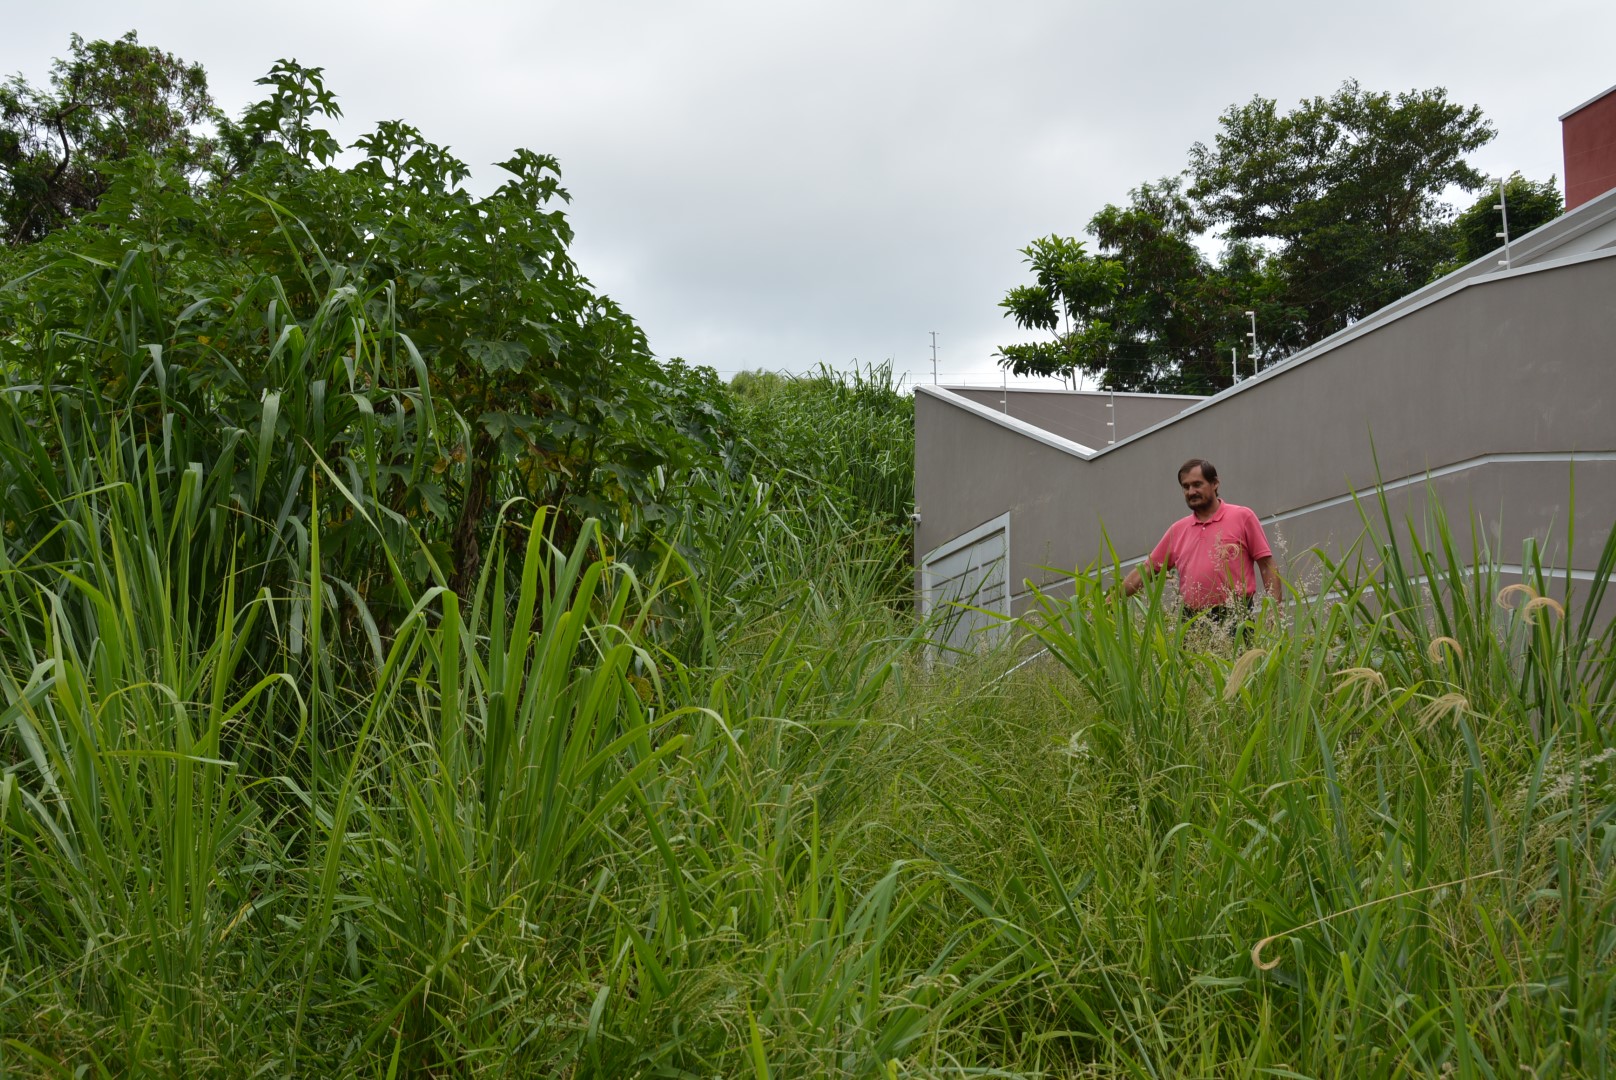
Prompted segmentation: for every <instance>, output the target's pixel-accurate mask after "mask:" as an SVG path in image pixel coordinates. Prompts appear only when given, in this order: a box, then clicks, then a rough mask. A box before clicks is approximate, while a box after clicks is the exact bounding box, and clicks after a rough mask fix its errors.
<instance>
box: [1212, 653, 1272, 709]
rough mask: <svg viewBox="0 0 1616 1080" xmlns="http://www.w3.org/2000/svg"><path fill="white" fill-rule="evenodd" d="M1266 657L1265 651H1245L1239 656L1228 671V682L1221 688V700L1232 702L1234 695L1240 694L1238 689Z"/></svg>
mask: <svg viewBox="0 0 1616 1080" xmlns="http://www.w3.org/2000/svg"><path fill="white" fill-rule="evenodd" d="M1267 655H1268V650H1267V649H1247V650H1246V651H1245V652H1243V653H1241V654H1240V659H1238V660H1236V661H1235V662H1234V666H1233V667H1231V668H1230V669H1229V681H1228V682H1227V683H1225V684H1224V686H1223V700H1224V701H1233V700H1234V698H1235V695H1236V694H1238V693H1240V687H1241V686H1242V685H1243V684H1244V683H1245V681H1246V679H1247V677H1249V676H1250V675H1251V672H1252V670H1253V669H1254V668H1256V666H1257V665H1258V664H1260V663H1262V661H1263V657H1265V656H1267Z"/></svg>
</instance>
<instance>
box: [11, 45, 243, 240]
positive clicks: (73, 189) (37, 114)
mask: <svg viewBox="0 0 1616 1080" xmlns="http://www.w3.org/2000/svg"><path fill="white" fill-rule="evenodd" d="M218 119H219V113H218V110H217V109H216V108H215V107H214V104H213V99H212V97H211V96H210V95H209V93H208V81H207V75H206V74H205V73H204V72H203V70H202V67H201V65H199V64H191V63H187V62H186V61H184V60H181V59H180V58H179V57H177V56H175V55H174V54H173V53H169V52H164V51H162V50H161V49H155V48H151V47H149V46H145V45H142V44H140V42H139V40H138V39H137V38H136V35H135V32H134V31H132V30H131V31H130V32H129V33H127V34H125V35H124V36H123V37H121V38H119V39H118V40H117V41H92V42H88V43H86V42H85V41H84V39H83V38H82V37H80V36H79V35H77V34H74V35H73V37H72V40H71V43H70V45H69V56H68V58H67V59H65V60H64V59H58V60H56V61H54V63H53V64H52V66H51V73H50V85H49V87H35V86H31V85H30V84H29V83H28V82H27V81H26V80H24V79H23V78H22V76H20V75H16V76H13V77H12V78H11V79H9V80H8V81H7V82H6V83H5V84H4V85H0V230H3V232H4V235H5V239H6V240H7V242H9V243H11V244H20V243H27V242H30V241H34V240H38V239H40V238H41V237H43V236H45V235H46V234H47V233H49V232H51V231H52V230H54V229H58V228H60V227H61V226H62V225H64V224H66V223H68V222H70V221H73V220H76V219H77V218H79V217H81V216H82V215H83V214H85V213H86V212H88V211H90V210H93V209H94V208H95V206H96V204H97V202H98V201H99V200H100V198H101V197H102V196H103V195H104V194H106V192H107V189H108V187H109V185H110V184H111V182H112V175H113V173H112V167H113V165H114V164H115V163H117V162H120V161H125V160H127V159H129V158H132V157H134V156H136V155H139V154H147V155H151V156H153V157H157V158H161V159H163V160H164V161H166V162H167V163H168V164H169V165H170V166H171V167H172V168H173V169H174V170H176V171H177V172H178V173H179V174H181V175H182V176H185V177H187V178H188V179H200V178H201V176H202V175H203V174H204V173H205V172H206V170H207V169H208V168H209V166H210V165H211V164H212V161H213V151H214V145H213V141H212V140H211V139H210V138H209V137H208V136H207V134H206V133H205V130H204V126H205V125H208V124H211V123H214V122H216V121H217V120H218Z"/></svg>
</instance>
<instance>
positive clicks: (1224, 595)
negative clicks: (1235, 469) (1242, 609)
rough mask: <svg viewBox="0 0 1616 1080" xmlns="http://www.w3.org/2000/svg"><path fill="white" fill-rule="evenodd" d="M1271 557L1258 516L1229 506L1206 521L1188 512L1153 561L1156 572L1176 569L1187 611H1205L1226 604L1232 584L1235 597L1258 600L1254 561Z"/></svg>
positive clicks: (1224, 505) (1154, 553)
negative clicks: (1191, 609) (1198, 609)
mask: <svg viewBox="0 0 1616 1080" xmlns="http://www.w3.org/2000/svg"><path fill="white" fill-rule="evenodd" d="M1272 554H1273V552H1272V551H1271V550H1270V549H1269V547H1268V537H1267V536H1265V535H1264V534H1263V528H1262V523H1261V522H1259V521H1258V520H1257V515H1256V514H1254V513H1252V512H1251V511H1250V510H1248V509H1247V508H1246V507H1244V506H1236V505H1235V504H1234V503H1227V502H1226V503H1222V504H1220V505H1219V506H1218V512H1217V513H1215V514H1213V515H1212V516H1211V517H1210V518H1208V519H1207V520H1206V521H1200V520H1197V518H1196V517H1195V515H1194V514H1190V515H1189V516H1187V517H1182V518H1179V519H1178V520H1177V521H1175V522H1173V524H1172V525H1170V526H1169V527H1168V529H1167V532H1166V534H1165V535H1163V536H1162V538H1161V541H1160V542H1159V543H1158V544H1157V545H1156V550H1154V551H1152V552H1151V553H1150V560H1149V562H1150V569H1151V570H1152V571H1155V570H1161V569H1164V568H1165V569H1168V570H1177V571H1178V594H1179V596H1180V597H1182V598H1183V601H1184V606H1185V607H1190V608H1207V607H1215V606H1217V605H1218V604H1225V603H1228V601H1229V595H1230V591H1231V590H1230V586H1233V592H1234V593H1235V594H1237V595H1240V596H1244V597H1247V598H1250V597H1252V596H1255V595H1256V592H1257V584H1258V583H1257V566H1256V560H1258V559H1265V558H1267V557H1268V556H1270V555H1272Z"/></svg>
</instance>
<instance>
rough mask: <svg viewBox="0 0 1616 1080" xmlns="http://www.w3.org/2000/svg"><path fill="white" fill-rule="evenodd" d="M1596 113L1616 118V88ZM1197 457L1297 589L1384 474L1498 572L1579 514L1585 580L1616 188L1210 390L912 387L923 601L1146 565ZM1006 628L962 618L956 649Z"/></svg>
mask: <svg viewBox="0 0 1616 1080" xmlns="http://www.w3.org/2000/svg"><path fill="white" fill-rule="evenodd" d="M1590 106H1597V107H1600V108H1610V109H1611V110H1612V112H1613V114H1616V88H1613V89H1612V91H1607V93H1606V94H1604V95H1601V96H1600V97H1599V98H1595V99H1594V100H1593V101H1592V102H1590V103H1589V105H1588V106H1583V107H1579V109H1585V108H1588V107H1590ZM1576 113H1578V110H1573V113H1568V114H1567V116H1568V117H1570V116H1572V115H1573V114H1576ZM1570 156H1571V155H1570V153H1569V151H1568V155H1567V157H1568V164H1569V161H1570ZM1578 179H1580V178H1577V177H1572V176H1570V175H1568V177H1567V180H1568V184H1567V186H1568V190H1569V189H1570V187H1571V186H1572V182H1573V181H1576V180H1578ZM1113 439H1114V440H1115V441H1114V442H1113V441H1112V440H1113ZM1190 457H1204V458H1207V459H1209V460H1211V461H1213V462H1215V463H1216V464H1217V466H1218V470H1219V472H1220V474H1221V476H1222V494H1223V496H1224V498H1226V499H1228V500H1229V501H1231V502H1236V503H1241V504H1244V505H1247V506H1250V507H1251V508H1252V509H1254V510H1255V511H1256V512H1257V514H1258V515H1259V517H1261V518H1262V521H1263V524H1264V527H1265V529H1266V530H1267V531H1268V534H1269V538H1270V540H1271V541H1274V542H1275V546H1276V550H1278V551H1280V552H1281V555H1282V564H1283V565H1285V567H1286V569H1287V572H1288V574H1289V575H1290V576H1291V577H1292V578H1293V579H1299V580H1302V581H1304V582H1305V580H1306V578H1307V576H1308V574H1307V568H1306V565H1305V564H1306V561H1307V557H1306V555H1305V553H1306V552H1307V551H1308V550H1309V549H1311V548H1315V547H1318V548H1320V549H1322V550H1324V551H1326V552H1329V553H1332V554H1333V553H1338V552H1340V551H1343V550H1345V549H1346V548H1347V547H1348V546H1350V545H1351V544H1353V543H1355V542H1356V541H1357V540H1358V539H1359V538H1360V536H1361V534H1362V532H1363V520H1362V517H1361V514H1360V510H1359V508H1358V506H1357V505H1355V503H1354V493H1372V492H1373V490H1374V488H1375V486H1376V484H1377V481H1378V482H1379V483H1380V485H1381V489H1382V490H1383V491H1384V492H1385V493H1386V495H1387V496H1388V499H1389V500H1390V502H1391V506H1392V512H1393V514H1394V516H1395V518H1396V519H1397V520H1398V521H1399V522H1401V521H1403V520H1404V519H1408V520H1412V521H1413V522H1415V523H1416V527H1420V523H1422V522H1424V521H1426V520H1427V517H1428V515H1427V510H1428V507H1427V499H1429V498H1432V497H1434V498H1436V499H1438V500H1440V502H1441V505H1442V507H1443V510H1444V512H1445V513H1446V515H1447V517H1448V518H1449V520H1450V522H1452V523H1453V525H1454V528H1453V533H1454V536H1455V539H1457V540H1460V541H1461V542H1462V543H1463V544H1464V545H1465V549H1466V550H1465V551H1464V552H1463V553H1462V554H1464V555H1466V556H1467V557H1468V555H1469V546H1470V544H1471V536H1472V528H1471V525H1470V524H1467V522H1468V523H1471V524H1473V525H1474V528H1475V535H1476V536H1477V537H1479V538H1480V539H1481V540H1482V541H1483V542H1484V543H1485V545H1486V547H1487V549H1488V551H1489V552H1490V556H1491V558H1493V559H1494V560H1496V561H1497V562H1499V563H1501V564H1502V567H1503V570H1504V572H1505V573H1506V574H1508V573H1510V572H1511V571H1514V572H1518V571H1519V565H1518V564H1519V563H1520V561H1521V559H1522V554H1521V553H1522V551H1523V545H1524V544H1525V542H1526V541H1527V540H1528V539H1530V540H1532V541H1534V542H1535V543H1536V544H1538V545H1539V546H1540V547H1541V549H1542V551H1543V553H1544V558H1545V559H1547V560H1553V561H1555V563H1556V565H1559V566H1562V567H1564V566H1566V565H1567V562H1566V544H1565V540H1566V537H1567V535H1568V529H1569V527H1570V526H1571V525H1573V524H1574V525H1575V530H1576V536H1577V537H1578V538H1579V542H1578V544H1577V548H1576V551H1575V553H1574V555H1573V556H1572V558H1571V560H1570V569H1571V571H1572V573H1573V576H1574V577H1588V576H1591V574H1590V570H1591V569H1592V566H1593V565H1594V562H1595V560H1596V559H1597V558H1598V554H1599V551H1598V547H1599V544H1600V543H1602V541H1603V539H1604V537H1605V535H1606V534H1607V533H1608V532H1609V530H1610V528H1611V525H1612V522H1616V190H1607V191H1605V192H1604V193H1603V194H1600V195H1598V196H1596V197H1593V198H1590V199H1588V200H1587V201H1585V202H1583V203H1582V204H1581V205H1579V206H1577V207H1576V208H1575V209H1572V210H1570V211H1569V212H1567V213H1566V214H1564V215H1563V216H1562V217H1560V218H1558V219H1557V220H1555V221H1553V222H1551V223H1549V224H1548V225H1545V226H1543V227H1542V228H1540V229H1538V230H1536V231H1535V232H1532V233H1530V234H1528V235H1526V236H1524V237H1521V238H1520V239H1518V240H1515V241H1513V242H1512V243H1511V244H1510V245H1509V250H1508V252H1507V255H1506V253H1505V252H1504V251H1503V250H1500V251H1499V252H1496V253H1494V254H1493V255H1491V256H1489V257H1487V258H1485V259H1480V260H1478V261H1476V262H1475V263H1472V264H1471V265H1469V266H1466V267H1463V268H1462V269H1460V270H1457V271H1455V272H1454V273H1452V274H1450V275H1448V276H1447V277H1444V278H1442V279H1440V280H1438V281H1436V282H1433V283H1432V284H1430V285H1428V286H1426V287H1425V288H1423V289H1420V290H1419V291H1417V292H1415V293H1413V294H1411V295H1409V296H1406V297H1404V298H1402V299H1401V300H1398V301H1397V302H1396V303H1394V304H1391V305H1388V306H1387V307H1385V308H1383V309H1381V310H1380V311H1378V312H1376V313H1374V314H1373V315H1371V316H1368V317H1367V318H1365V319H1363V320H1361V321H1360V322H1358V323H1356V324H1354V325H1353V326H1351V327H1349V328H1347V329H1346V330H1343V331H1341V332H1340V333H1337V334H1335V335H1333V336H1332V337H1329V338H1327V339H1325V340H1323V341H1321V342H1319V343H1318V344H1316V345H1314V346H1312V347H1311V348H1308V349H1306V350H1304V351H1302V352H1299V353H1297V354H1295V355H1293V356H1291V357H1289V358H1288V359H1286V360H1285V361H1284V362H1282V363H1279V364H1276V365H1274V366H1272V367H1270V368H1268V369H1267V370H1265V371H1263V372H1261V373H1260V374H1258V375H1256V376H1255V377H1252V378H1249V379H1247V380H1246V381H1244V382H1241V383H1239V384H1237V385H1236V386H1234V387H1232V388H1230V389H1228V390H1225V391H1223V392H1222V393H1220V394H1218V395H1216V396H1214V397H1210V398H1204V399H1203V398H1182V397H1162V396H1155V395H1144V394H1116V395H1108V394H1104V393H1093V392H1086V393H1085V392H1071V391H1025V390H1008V391H1001V390H968V389H960V388H955V389H950V388H947V387H940V386H921V387H919V388H918V389H917V391H916V401H915V497H916V511H917V514H918V517H919V523H918V525H917V528H916V542H915V550H916V552H917V564H918V565H917V567H916V569H917V577H918V581H917V585H918V587H919V592H920V604H921V609H922V611H923V612H925V611H928V610H931V609H932V608H935V607H937V606H938V605H940V604H945V603H948V602H949V601H951V600H954V599H956V598H959V597H970V598H973V601H974V603H975V604H976V605H978V606H980V607H984V608H987V609H989V610H993V611H998V612H1001V613H1003V614H1012V613H1016V612H1019V610H1020V609H1021V607H1022V605H1023V604H1024V603H1025V601H1026V599H1027V597H1028V596H1029V595H1030V591H1031V588H1032V587H1033V586H1038V587H1041V588H1046V589H1059V588H1061V587H1062V585H1063V584H1064V585H1069V583H1070V581H1071V580H1072V576H1073V574H1074V573H1075V572H1080V571H1081V569H1082V568H1084V567H1088V566H1091V565H1093V564H1095V563H1097V562H1098V563H1107V564H1108V563H1109V561H1110V558H1109V555H1108V549H1107V541H1109V544H1110V545H1111V546H1112V547H1114V549H1115V552H1116V555H1117V556H1118V558H1119V559H1120V560H1121V562H1122V565H1123V566H1124V567H1126V566H1129V565H1133V564H1135V563H1138V562H1140V561H1142V560H1143V558H1144V556H1145V554H1146V553H1147V552H1149V550H1150V549H1151V547H1152V546H1153V545H1154V544H1155V542H1156V540H1157V539H1158V538H1159V537H1160V536H1161V534H1162V531H1163V530H1164V529H1165V528H1166V527H1167V525H1168V524H1169V523H1170V522H1171V521H1172V520H1173V519H1175V518H1177V517H1180V516H1182V515H1183V514H1184V512H1185V510H1184V504H1183V502H1182V500H1181V498H1180V496H1179V493H1178V489H1177V484H1176V481H1175V476H1176V473H1177V468H1178V465H1179V464H1180V463H1181V462H1182V461H1184V460H1185V459H1186V458H1190ZM1573 474H1574V475H1575V486H1576V498H1575V521H1574V522H1573V521H1572V513H1571V500H1570V498H1569V495H1570V491H1571V484H1572V478H1573ZM993 622H994V620H992V619H991V618H988V617H986V616H977V615H971V614H967V615H965V616H963V617H962V618H961V619H960V620H959V621H958V623H957V624H956V625H955V627H954V628H953V630H952V631H951V632H950V635H949V636H950V639H951V641H952V642H953V643H955V644H960V643H962V642H963V641H964V640H965V639H966V637H967V636H968V635H969V634H970V633H971V632H972V631H973V630H976V629H979V628H981V627H984V626H991V625H992V624H993Z"/></svg>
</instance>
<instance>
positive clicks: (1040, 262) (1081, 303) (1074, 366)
mask: <svg viewBox="0 0 1616 1080" xmlns="http://www.w3.org/2000/svg"><path fill="white" fill-rule="evenodd" d="M1021 253H1022V255H1024V256H1025V257H1026V261H1027V262H1028V263H1029V264H1030V265H1031V267H1032V273H1033V278H1034V280H1035V282H1036V284H1033V285H1018V286H1017V287H1015V288H1013V289H1011V290H1010V291H1009V292H1008V293H1007V294H1005V298H1004V299H1003V300H1002V301H1000V303H999V306H1000V307H1002V308H1004V309H1005V312H1006V314H1007V315H1009V316H1010V317H1011V318H1013V319H1014V320H1015V322H1016V325H1017V326H1019V327H1021V328H1022V329H1023V330H1042V331H1045V332H1048V333H1052V334H1054V335H1055V336H1054V340H1052V341H1033V342H1024V343H1021V344H1016V345H1004V346H1001V347H1000V349H999V356H1000V361H999V363H1000V365H1001V366H1002V367H1005V368H1008V369H1009V370H1010V371H1011V372H1012V373H1013V374H1016V375H1043V376H1056V377H1059V378H1062V379H1067V380H1072V379H1075V378H1076V373H1077V372H1078V371H1092V370H1095V369H1097V368H1100V367H1104V365H1105V358H1106V357H1107V356H1108V355H1109V352H1110V344H1111V326H1110V324H1109V323H1108V322H1106V320H1105V313H1106V312H1107V310H1108V308H1109V307H1110V305H1111V303H1112V301H1113V300H1114V299H1115V297H1116V295H1117V292H1118V290H1119V289H1120V288H1121V287H1122V267H1121V265H1120V264H1118V263H1117V262H1115V261H1114V260H1111V259H1103V258H1099V257H1098V256H1095V255H1091V254H1089V253H1088V252H1087V251H1085V250H1084V244H1083V241H1081V240H1074V239H1072V238H1070V237H1065V236H1053V235H1051V236H1046V237H1042V238H1040V239H1037V240H1034V241H1033V242H1032V243H1031V244H1030V245H1028V246H1027V247H1025V248H1022V249H1021Z"/></svg>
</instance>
